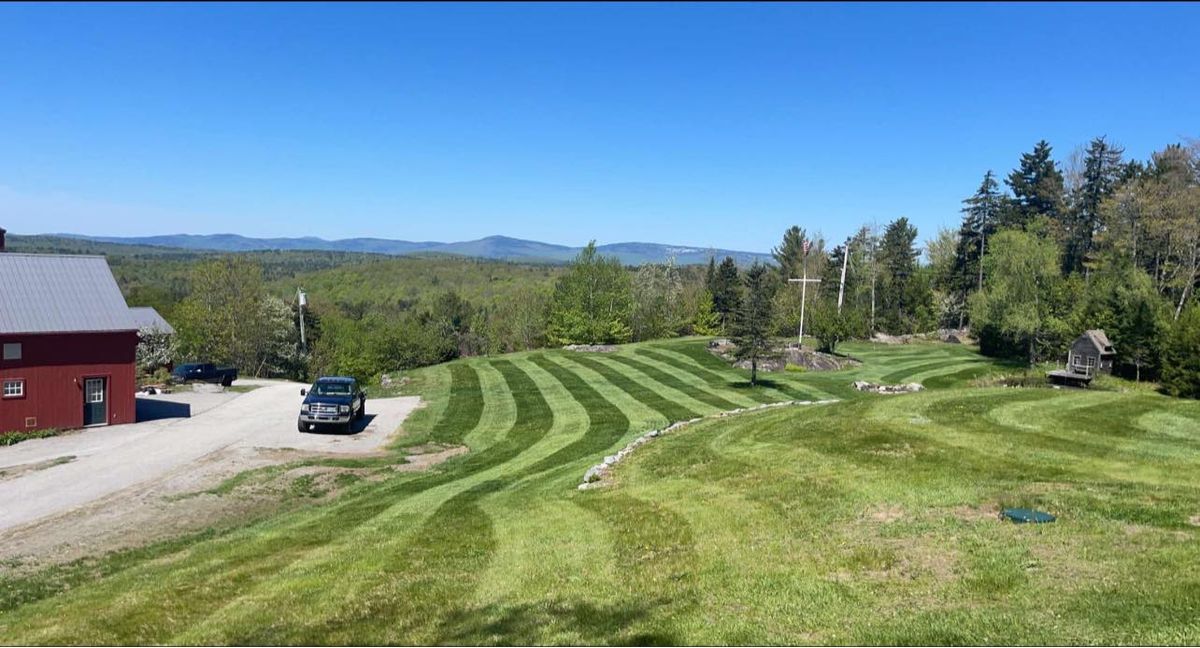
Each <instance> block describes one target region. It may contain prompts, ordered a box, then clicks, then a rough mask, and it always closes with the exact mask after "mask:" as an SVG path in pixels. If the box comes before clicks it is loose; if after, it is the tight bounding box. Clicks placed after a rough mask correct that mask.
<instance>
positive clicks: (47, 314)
mask: <svg viewBox="0 0 1200 648" xmlns="http://www.w3.org/2000/svg"><path fill="white" fill-rule="evenodd" d="M136 329H137V323H136V322H135V321H134V318H133V316H132V315H131V314H130V312H129V307H128V306H127V305H126V304H125V298H124V297H123V296H122V295H121V289H120V288H118V287H117V280H116V279H114V278H113V274H112V270H110V269H109V267H108V262H107V261H105V260H104V257H101V256H85V255H60V254H16V253H13V252H4V253H0V333H72V332H92V331H132V330H136Z"/></svg>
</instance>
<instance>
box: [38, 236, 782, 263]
mask: <svg viewBox="0 0 1200 648" xmlns="http://www.w3.org/2000/svg"><path fill="white" fill-rule="evenodd" d="M51 236H60V237H65V238H74V239H83V240H87V241H98V242H102V243H120V244H125V245H153V246H157V247H169V248H183V249H188V250H214V251H219V252H249V251H252V250H336V251H340V252H371V253H375V254H391V255H396V256H402V255H407V254H455V255H459V256H470V257H479V258H484V259H499V260H504V261H534V262H563V261H570V260H571V259H572V258H574V257H575V255H577V254H579V251H580V250H582V249H583V248H578V247H571V246H568V245H554V244H552V243H540V242H538V241H526V240H522V239H515V238H510V237H507V236H489V237H487V238H481V239H478V240H475V241H460V242H458V243H439V242H436V241H420V242H417V241H398V240H393V239H379V238H352V239H339V240H336V241H328V240H325V239H321V238H315V237H311V236H306V237H302V238H249V237H245V236H240V235H238V234H168V235H164V236H84V235H81V234H53V235H51ZM596 249H597V250H598V251H599V252H600V253H601V254H603V255H605V256H615V257H617V258H618V259H620V260H621V262H622V263H625V264H627V265H638V264H641V263H647V262H663V261H666V260H667V259H669V258H672V257H673V258H674V259H675V263H677V264H679V265H690V264H695V263H708V258H709V257H710V256H715V257H717V260H718V261H720V260H721V259H723V258H725V257H726V256H731V257H733V258H734V260H735V261H737V262H738V264H739V265H747V264H750V263H753V262H754V261H770V260H771V257H770V255H768V254H762V253H758V252H740V251H737V250H719V249H712V248H698V247H688V246H683V245H663V244H660V243H610V244H608V245H598V246H596Z"/></svg>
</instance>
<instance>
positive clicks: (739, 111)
mask: <svg viewBox="0 0 1200 648" xmlns="http://www.w3.org/2000/svg"><path fill="white" fill-rule="evenodd" d="M1197 42H1200V5H1195V4H1191V5H1186V4H1160V5H1150V6H1136V5H1085V4H1060V5H1044V4H1020V5H955V6H942V5H936V6H935V5H834V4H821V5H814V4H795V5H782V4H760V5H741V4H738V5H732V4H731V5H717V4H700V5H653V4H634V5H540V4H517V5H474V4H470V5H380V4H364V5H350V6H346V5H337V6H335V5H320V4H303V5H291V6H288V5H283V6H275V5H273V6H266V5H264V6H255V5H208V4H200V5H163V6H154V5H149V6H147V5H138V4H130V5H115V6H105V5H84V6H74V5H29V6H23V5H0V43H3V46H2V47H0V142H2V144H0V226H4V227H6V228H8V229H9V230H10V231H13V232H16V233H36V232H77V233H86V234H111V235H148V234H167V233H177V232H189V233H217V232H236V233H240V234H245V235H248V236H306V235H311V236H321V237H324V238H344V237H352V236H377V237H384V238H400V239H412V240H447V241H448V240H464V239H471V238H478V237H481V236H486V235H489V234H505V235H510V236H516V237H521V238H531V239H537V240H543V241H548V242H553V243H565V244H582V243H584V242H586V241H587V240H588V239H591V238H595V239H598V240H599V241H600V242H602V243H608V242H617V241H655V242H662V243H678V244H685V245H696V246H714V247H722V248H735V249H748V250H766V249H768V248H770V247H771V246H772V245H774V244H775V243H776V242H777V241H778V239H779V238H780V235H781V234H782V231H783V230H784V229H785V228H786V227H787V226H789V225H792V224H799V225H801V226H804V227H807V228H808V229H810V230H813V231H820V232H823V233H824V234H825V235H826V236H827V237H828V238H830V239H840V238H842V237H844V236H846V235H848V234H849V233H850V232H851V231H852V230H854V229H855V228H857V226H858V225H860V224H862V223H864V222H868V221H877V222H880V223H885V222H887V221H889V220H891V219H893V218H896V217H898V216H907V217H908V218H909V219H910V220H912V221H913V222H914V223H916V225H917V226H918V227H919V228H920V231H921V238H922V239H925V238H927V237H930V236H932V235H933V234H934V233H935V232H936V230H937V228H938V227H939V226H954V225H956V224H957V222H958V220H959V212H958V209H959V207H960V201H961V200H962V199H963V198H964V197H966V196H968V195H969V194H970V193H972V192H973V191H974V189H975V188H976V187H977V186H978V184H979V180H980V178H981V176H982V175H983V172H984V171H985V170H987V169H989V168H991V169H995V170H996V171H997V172H998V173H1001V174H1005V173H1007V172H1008V171H1009V170H1010V169H1011V168H1012V167H1013V166H1015V164H1016V162H1017V160H1018V158H1019V156H1020V154H1021V153H1022V152H1024V151H1027V150H1029V149H1030V148H1032V145H1033V143H1034V142H1036V141H1037V140H1039V139H1042V138H1045V139H1047V140H1049V141H1050V142H1051V144H1053V145H1054V147H1055V154H1056V156H1057V157H1058V158H1059V159H1060V160H1061V159H1065V158H1066V157H1067V156H1068V154H1069V153H1070V152H1071V150H1072V149H1074V148H1075V147H1077V146H1080V145H1082V144H1085V143H1086V142H1087V141H1088V140H1089V139H1090V138H1092V137H1094V136H1097V135H1107V136H1108V137H1109V139H1110V140H1112V141H1116V142H1118V143H1120V144H1122V145H1124V146H1125V147H1126V150H1127V155H1130V156H1133V157H1138V158H1145V157H1147V156H1148V155H1149V154H1150V153H1151V152H1152V151H1153V150H1156V149H1159V148H1161V147H1162V146H1164V145H1165V144H1168V143H1171V142H1176V141H1180V140H1182V139H1185V138H1188V137H1194V136H1200V57H1197V56H1196V53H1195V44H1196V43H1197Z"/></svg>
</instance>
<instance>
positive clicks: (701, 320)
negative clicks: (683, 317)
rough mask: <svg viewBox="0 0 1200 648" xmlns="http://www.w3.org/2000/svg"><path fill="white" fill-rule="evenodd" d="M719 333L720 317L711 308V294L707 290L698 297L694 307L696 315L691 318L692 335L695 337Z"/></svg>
mask: <svg viewBox="0 0 1200 648" xmlns="http://www.w3.org/2000/svg"><path fill="white" fill-rule="evenodd" d="M720 332H721V316H720V315H719V314H717V311H716V309H715V308H714V307H713V298H712V293H710V292H708V291H707V290H705V291H704V294H702V295H701V296H700V301H699V303H698V304H697V305H696V315H695V316H694V317H693V318H692V333H693V334H695V335H716V334H718V333H720Z"/></svg>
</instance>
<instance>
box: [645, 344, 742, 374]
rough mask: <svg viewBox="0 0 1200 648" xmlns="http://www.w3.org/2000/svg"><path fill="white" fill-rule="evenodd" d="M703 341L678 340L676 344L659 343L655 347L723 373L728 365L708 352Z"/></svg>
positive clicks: (727, 368)
mask: <svg viewBox="0 0 1200 648" xmlns="http://www.w3.org/2000/svg"><path fill="white" fill-rule="evenodd" d="M705 344H706V343H705V342H702V341H701V342H679V343H676V344H670V345H667V344H660V345H656V348H659V349H664V350H667V351H672V352H674V353H678V354H679V355H682V356H686V357H688V358H690V359H691V360H692V362H695V363H696V364H697V365H699V366H701V367H704V368H705V369H710V370H712V371H716V372H719V373H724V372H727V371H729V370H730V368H729V365H728V364H726V363H725V361H724V360H722V359H720V358H718V357H716V356H714V355H713V354H711V353H709V352H708V349H707V348H706V347H705Z"/></svg>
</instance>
